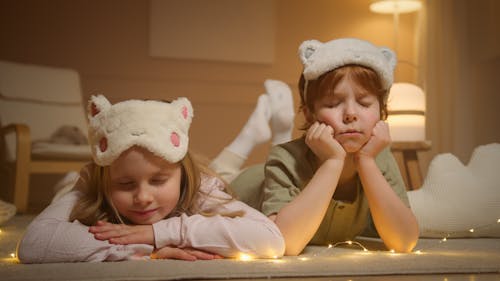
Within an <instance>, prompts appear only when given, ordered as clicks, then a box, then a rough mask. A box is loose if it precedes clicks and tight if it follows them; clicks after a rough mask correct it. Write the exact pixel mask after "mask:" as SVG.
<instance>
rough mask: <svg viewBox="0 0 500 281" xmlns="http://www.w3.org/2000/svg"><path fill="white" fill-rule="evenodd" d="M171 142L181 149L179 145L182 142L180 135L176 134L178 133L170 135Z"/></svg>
mask: <svg viewBox="0 0 500 281" xmlns="http://www.w3.org/2000/svg"><path fill="white" fill-rule="evenodd" d="M170 142H171V143H172V144H173V145H174V146H175V147H179V145H180V144H181V140H180V138H179V135H178V134H177V133H176V132H172V133H171V134H170Z"/></svg>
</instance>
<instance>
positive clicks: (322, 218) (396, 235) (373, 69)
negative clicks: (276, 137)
mask: <svg viewBox="0 0 500 281" xmlns="http://www.w3.org/2000/svg"><path fill="white" fill-rule="evenodd" d="M299 54H300V58H301V60H302V63H303V65H304V69H303V73H302V75H301V78H300V82H299V91H300V99H301V106H300V107H301V110H302V112H303V113H304V117H305V120H306V124H305V126H304V128H303V129H305V130H306V133H305V135H304V136H303V137H300V138H298V139H296V140H293V141H290V142H287V143H283V144H280V145H277V146H274V147H273V148H272V149H271V151H270V155H269V157H268V160H267V162H266V164H265V168H264V169H263V168H262V167H259V166H254V167H250V168H248V169H246V170H245V171H243V172H242V173H241V174H240V175H239V176H238V177H237V178H236V179H235V180H234V181H233V182H232V183H231V185H232V187H233V188H234V190H235V193H236V194H237V195H238V197H239V198H240V199H241V200H243V201H244V202H247V203H248V204H249V205H251V206H253V207H255V208H258V209H260V210H261V211H262V212H263V213H264V214H265V215H267V216H269V217H270V218H271V219H273V220H274V221H275V223H276V224H277V225H278V227H279V229H280V230H281V232H282V234H283V236H284V238H285V242H286V251H285V254H286V255H298V254H299V253H300V252H301V251H302V250H303V249H304V247H305V246H306V245H307V244H308V243H310V244H320V245H325V244H331V243H336V242H342V241H346V240H352V239H353V238H354V237H356V236H358V235H360V234H362V233H364V234H370V233H371V234H377V233H376V232H378V235H379V236H380V238H381V239H382V240H383V241H384V243H385V245H386V246H387V247H388V248H389V249H393V250H395V251H397V252H408V251H411V250H412V249H413V247H414V246H415V244H416V242H417V239H418V225H417V221H416V219H415V216H414V215H413V213H412V212H411V210H410V208H409V203H408V198H407V195H406V189H405V186H404V182H403V179H402V177H401V174H400V173H399V169H398V166H397V163H396V161H395V160H394V158H393V156H392V154H391V152H390V150H389V144H390V136H389V128H388V125H387V124H386V123H385V122H383V121H382V120H384V119H385V118H386V111H387V109H386V105H387V95H388V91H389V89H390V87H391V85H392V81H393V71H394V67H395V64H396V58H395V54H394V53H393V52H392V51H391V50H389V49H386V48H378V47H376V46H374V45H372V44H371V43H369V42H366V41H363V40H359V39H351V38H347V39H338V40H333V41H330V42H327V43H321V42H319V41H316V40H309V41H305V42H303V43H302V45H301V46H300V48H299ZM259 178H265V179H264V180H263V181H260V182H259V181H258V180H256V179H259ZM262 183H263V184H262ZM370 226H374V227H375V229H373V227H371V229H370ZM367 227H368V228H367ZM367 229H368V230H371V231H368V232H366V231H365V230H367ZM375 230H376V232H375Z"/></svg>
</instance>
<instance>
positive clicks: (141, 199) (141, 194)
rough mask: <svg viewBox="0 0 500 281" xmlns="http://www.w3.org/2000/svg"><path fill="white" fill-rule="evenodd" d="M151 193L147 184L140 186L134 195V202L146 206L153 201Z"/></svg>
mask: <svg viewBox="0 0 500 281" xmlns="http://www.w3.org/2000/svg"><path fill="white" fill-rule="evenodd" d="M153 198H154V196H153V193H152V191H151V190H150V188H149V187H148V186H145V185H143V186H141V187H139V189H138V190H137V192H136V194H135V195H134V204H137V205H139V206H147V205H149V204H150V203H151V202H152V201H153Z"/></svg>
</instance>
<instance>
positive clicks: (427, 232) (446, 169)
mask: <svg viewBox="0 0 500 281" xmlns="http://www.w3.org/2000/svg"><path fill="white" fill-rule="evenodd" d="M499 163H500V144H498V143H493V144H489V145H483V146H479V147H477V148H476V149H475V150H474V152H473V154H472V157H471V160H470V162H469V163H468V165H466V166H465V165H463V164H462V163H461V162H460V160H459V159H457V157H455V156H454V155H452V154H450V153H446V154H440V155H437V156H436V157H435V158H434V159H433V160H432V161H431V163H430V165H429V169H428V173H427V176H426V178H425V181H424V184H423V185H422V187H421V188H420V189H417V190H414V191H410V192H408V198H409V200H410V204H411V207H412V209H413V211H414V213H415V216H416V217H417V220H418V223H419V227H420V236H421V237H434V238H444V237H500V223H498V219H500V169H499V168H498V165H499ZM470 229H473V230H474V231H473V232H471V231H470Z"/></svg>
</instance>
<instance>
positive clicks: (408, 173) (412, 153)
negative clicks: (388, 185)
mask: <svg viewBox="0 0 500 281" xmlns="http://www.w3.org/2000/svg"><path fill="white" fill-rule="evenodd" d="M429 149H431V142H430V141H395V142H393V143H392V145H391V151H392V153H393V155H394V158H396V161H397V162H398V165H399V169H400V171H401V174H402V176H403V179H404V181H405V184H406V187H407V189H408V190H414V189H418V188H420V187H421V186H422V183H423V177H422V171H421V169H420V163H419V161H418V152H419V151H427V150H429Z"/></svg>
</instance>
